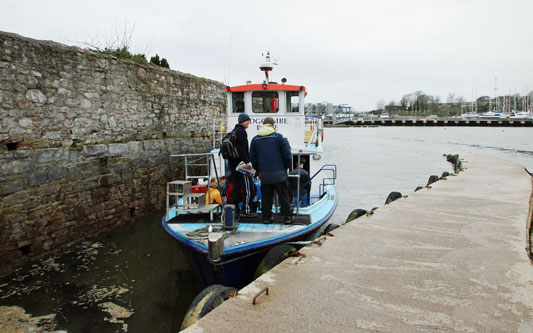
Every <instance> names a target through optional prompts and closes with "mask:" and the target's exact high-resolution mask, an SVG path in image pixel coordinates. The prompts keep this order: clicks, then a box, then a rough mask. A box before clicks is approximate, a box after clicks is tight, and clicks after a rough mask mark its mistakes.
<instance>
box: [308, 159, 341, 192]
mask: <svg viewBox="0 0 533 333" xmlns="http://www.w3.org/2000/svg"><path fill="white" fill-rule="evenodd" d="M321 172H323V173H327V172H331V177H323V178H322V183H321V184H319V185H318V193H319V196H320V198H322V197H323V196H324V195H325V194H326V186H328V185H335V180H336V179H337V165H335V164H324V165H323V166H322V167H321V168H320V169H319V170H318V171H317V172H315V174H314V175H313V176H312V177H311V178H310V179H309V182H311V181H312V180H313V179H314V178H315V177H316V176H317V175H318V174H320V173H321Z"/></svg>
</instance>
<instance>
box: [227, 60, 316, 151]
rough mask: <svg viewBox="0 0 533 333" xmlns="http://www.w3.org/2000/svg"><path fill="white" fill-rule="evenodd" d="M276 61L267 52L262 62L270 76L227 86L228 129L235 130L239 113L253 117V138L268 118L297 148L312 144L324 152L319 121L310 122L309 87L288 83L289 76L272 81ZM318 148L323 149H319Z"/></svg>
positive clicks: (261, 67)
mask: <svg viewBox="0 0 533 333" xmlns="http://www.w3.org/2000/svg"><path fill="white" fill-rule="evenodd" d="M273 66H274V63H272V62H270V55H269V54H267V57H266V62H265V63H262V64H261V65H260V69H261V71H263V72H265V76H266V79H265V80H264V81H263V82H262V83H255V84H252V83H251V82H249V83H248V84H245V85H240V86H231V87H230V86H226V88H225V92H226V95H227V130H228V131H231V130H232V129H233V128H234V127H235V125H236V124H237V122H238V121H237V119H238V117H239V114H241V113H243V112H244V113H246V114H248V115H249V116H250V126H249V127H248V130H247V133H248V138H249V141H251V138H253V137H254V136H255V135H256V134H257V130H258V129H259V127H261V125H262V124H263V120H264V119H265V118H266V117H272V118H274V120H275V121H276V130H277V131H278V132H279V133H281V134H283V136H284V137H286V138H287V139H288V140H289V143H290V145H291V148H292V150H293V151H295V152H296V151H301V150H306V149H309V148H310V146H311V144H312V145H313V146H314V147H313V148H314V149H313V151H314V152H319V153H320V152H322V150H321V149H320V148H318V147H319V146H320V143H321V137H320V136H319V135H320V134H321V133H319V132H317V129H315V127H317V128H318V127H320V126H319V125H318V124H315V122H316V121H317V120H308V121H306V118H305V113H304V108H305V102H304V98H305V96H306V94H307V93H306V88H305V87H304V86H299V85H290V84H287V80H286V79H285V78H283V79H281V83H278V82H272V81H270V79H269V73H270V71H272V69H273ZM317 148H318V149H319V150H318V151H317Z"/></svg>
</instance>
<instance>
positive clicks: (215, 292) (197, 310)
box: [181, 284, 237, 330]
mask: <svg viewBox="0 0 533 333" xmlns="http://www.w3.org/2000/svg"><path fill="white" fill-rule="evenodd" d="M236 293H237V289H235V288H231V287H225V286H223V285H220V284H213V285H210V286H209V287H207V288H205V289H204V290H202V291H201V292H200V293H199V294H198V295H196V297H195V298H194V300H193V301H192V303H191V305H190V306H189V309H188V310H187V313H186V314H185V317H184V318H183V321H182V323H181V330H184V329H186V328H187V327H189V326H191V325H192V324H194V323H195V322H196V321H197V320H198V319H200V318H202V317H203V316H205V315H206V314H208V313H209V312H211V311H212V310H213V309H215V308H216V307H217V306H219V305H220V304H222V303H224V301H225V300H227V299H228V298H230V297H232V296H235V295H236Z"/></svg>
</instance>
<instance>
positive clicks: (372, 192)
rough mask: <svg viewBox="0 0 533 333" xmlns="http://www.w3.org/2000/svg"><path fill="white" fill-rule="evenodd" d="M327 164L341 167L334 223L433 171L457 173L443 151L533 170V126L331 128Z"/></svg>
mask: <svg viewBox="0 0 533 333" xmlns="http://www.w3.org/2000/svg"><path fill="white" fill-rule="evenodd" d="M324 150H325V153H324V158H323V161H322V162H323V163H334V164H336V165H337V168H338V175H337V177H338V178H337V181H336V189H337V192H338V196H339V205H338V207H337V211H336V213H335V216H334V218H333V219H334V222H335V223H337V224H342V223H344V221H345V219H346V216H347V215H348V214H349V213H350V212H351V211H352V210H353V209H356V208H361V209H366V210H368V209H371V208H373V207H379V206H382V205H383V204H384V203H385V200H386V198H387V196H388V194H389V193H390V192H392V191H397V192H401V193H402V194H404V195H406V194H409V193H412V192H413V191H414V189H415V188H416V187H417V186H424V185H426V184H427V181H428V178H429V176H431V175H437V176H441V175H442V173H443V172H444V171H448V172H450V173H451V172H453V168H452V165H451V164H450V163H448V162H447V161H446V158H445V157H444V156H443V155H444V154H459V156H460V157H461V156H463V157H464V155H465V154H483V155H491V156H496V157H500V158H503V159H506V160H510V161H514V162H516V163H519V164H521V165H523V166H524V167H526V168H527V169H528V170H529V171H533V130H532V129H530V128H487V127H475V128H472V127H350V128H326V129H325V138H324Z"/></svg>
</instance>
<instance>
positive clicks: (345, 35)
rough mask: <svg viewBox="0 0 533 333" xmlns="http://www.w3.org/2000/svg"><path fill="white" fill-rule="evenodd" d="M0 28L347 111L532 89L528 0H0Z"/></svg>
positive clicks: (532, 15) (532, 9) (532, 6)
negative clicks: (266, 82) (262, 86)
mask: <svg viewBox="0 0 533 333" xmlns="http://www.w3.org/2000/svg"><path fill="white" fill-rule="evenodd" d="M0 5H1V8H2V10H1V11H0V31H6V32H12V33H16V34H19V35H22V36H25V37H30V38H34V39H40V40H53V41H56V42H59V43H63V44H67V45H81V46H85V47H87V45H92V46H97V47H100V48H103V47H106V46H113V45H112V44H113V41H114V40H116V39H117V37H119V36H126V37H128V38H127V39H128V40H129V41H128V46H129V48H130V50H131V51H133V52H135V53H137V52H138V53H144V54H146V55H147V58H148V60H149V59H150V57H151V56H153V55H155V54H156V53H157V54H158V55H159V56H160V57H163V58H166V59H167V60H168V62H169V64H170V68H171V69H173V70H177V71H180V72H184V73H190V74H193V75H196V76H199V77H206V78H209V79H213V80H216V81H220V82H222V83H224V84H226V85H232V86H233V85H241V84H244V83H245V82H246V81H247V80H251V81H253V82H262V80H263V79H264V75H263V74H262V73H261V72H260V71H259V64H260V63H261V62H263V61H264V58H263V56H262V55H263V54H265V53H266V51H270V53H271V54H272V56H273V58H274V59H276V60H277V63H278V65H277V66H276V67H275V68H274V71H273V72H272V74H271V80H272V81H278V82H279V81H281V78H283V77H285V78H287V84H295V85H304V86H305V87H306V88H307V92H308V95H307V98H306V102H310V103H318V102H323V101H327V102H330V103H333V104H348V105H350V106H351V107H352V109H353V110H355V111H368V110H372V109H375V108H376V105H377V104H378V102H379V101H380V100H384V101H385V103H386V104H389V103H390V102H391V101H395V102H399V101H400V100H401V98H402V96H404V95H406V94H409V93H413V92H415V91H423V92H424V93H425V94H427V95H432V96H439V97H440V98H441V100H442V101H445V100H446V98H447V96H448V95H449V94H450V93H453V94H455V96H462V97H464V99H465V100H467V101H470V100H472V99H473V97H479V96H483V95H487V96H491V97H493V96H494V95H495V93H497V94H498V95H507V94H509V93H511V94H515V93H518V94H521V95H523V94H525V93H527V92H529V91H532V90H533V1H532V0H374V1H370V0H365V1H361V0H345V1H340V0H328V1H315V0H306V1H294V0H284V1H278V0H271V1H252V0H246V1H232V0H227V1H220V0H219V1H211V0H210V1H203V0H196V1H190V0H188V1H182V0H175V1H165V0H159V1H154V2H150V1H146V0H145V1H137V0H129V1H122V0H120V1H113V0H106V1H101V0H92V1H78V0H46V1H44V0H37V1H34V0H26V1H25V0H15V1H13V0H0Z"/></svg>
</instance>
